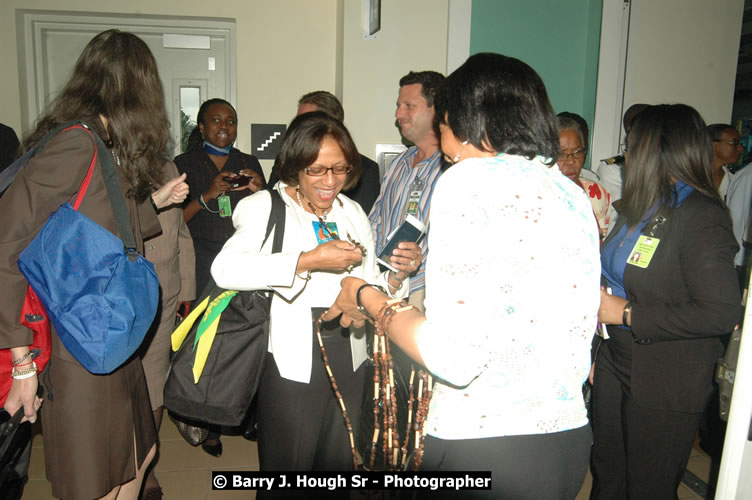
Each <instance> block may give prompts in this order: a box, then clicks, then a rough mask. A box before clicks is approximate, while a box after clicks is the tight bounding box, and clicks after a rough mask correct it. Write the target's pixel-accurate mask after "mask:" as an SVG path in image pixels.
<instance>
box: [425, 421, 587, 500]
mask: <svg viewBox="0 0 752 500" xmlns="http://www.w3.org/2000/svg"><path fill="white" fill-rule="evenodd" d="M591 442H592V433H591V430H590V426H589V425H586V426H584V427H581V428H579V429H573V430H570V431H564V432H554V433H550V434H532V435H525V436H505V437H496V438H485V439H461V440H444V439H437V438H434V437H431V436H427V437H426V441H425V455H424V458H423V466H422V467H421V470H423V471H468V470H470V471H488V470H490V471H491V484H492V490H490V491H488V490H469V491H462V492H443V491H439V492H437V491H432V492H425V493H421V495H419V497H420V498H430V499H431V500H434V499H436V498H489V499H490V498H514V499H515V500H554V499H562V500H563V499H572V498H574V497H575V496H577V492H578V491H580V488H581V487H582V483H583V481H584V480H585V473H586V472H587V465H588V457H589V455H590V444H591Z"/></svg>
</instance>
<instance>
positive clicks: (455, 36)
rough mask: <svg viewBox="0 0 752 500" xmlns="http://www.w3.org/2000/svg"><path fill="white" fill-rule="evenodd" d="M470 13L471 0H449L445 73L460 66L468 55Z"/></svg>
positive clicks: (471, 12)
mask: <svg viewBox="0 0 752 500" xmlns="http://www.w3.org/2000/svg"><path fill="white" fill-rule="evenodd" d="M472 14H473V0H449V26H448V28H447V62H446V65H447V68H446V74H447V75H448V74H449V73H451V72H452V71H454V70H455V69H457V68H458V67H460V66H461V65H462V63H464V62H465V60H466V59H467V58H468V57H469V56H470V30H471V23H472Z"/></svg>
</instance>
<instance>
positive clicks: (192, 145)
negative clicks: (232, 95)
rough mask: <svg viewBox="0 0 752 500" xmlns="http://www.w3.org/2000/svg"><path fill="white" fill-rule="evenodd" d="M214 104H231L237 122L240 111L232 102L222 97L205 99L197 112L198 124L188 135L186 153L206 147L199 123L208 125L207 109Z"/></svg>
mask: <svg viewBox="0 0 752 500" xmlns="http://www.w3.org/2000/svg"><path fill="white" fill-rule="evenodd" d="M213 104H225V105H227V106H229V107H230V109H231V110H232V114H234V115H235V123H237V121H238V112H237V111H235V107H234V106H233V105H232V104H230V103H229V102H227V101H225V100H224V99H220V98H219V97H215V98H213V99H208V100H206V101H204V103H203V104H201V107H200V108H198V113H197V114H196V126H195V127H194V128H193V130H191V134H190V135H189V136H188V141H187V144H186V146H185V152H186V153H192V152H194V151H200V150H202V149H204V137H203V136H202V135H201V129H200V128H199V125H201V124H204V125H206V116H205V115H206V111H207V110H208V109H209V106H211V105H213Z"/></svg>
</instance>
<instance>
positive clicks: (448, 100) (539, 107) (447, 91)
mask: <svg viewBox="0 0 752 500" xmlns="http://www.w3.org/2000/svg"><path fill="white" fill-rule="evenodd" d="M436 117H437V119H438V120H439V121H440V122H441V123H443V124H445V125H447V126H449V128H450V129H451V130H452V132H453V133H454V135H455V136H456V137H457V139H459V140H460V141H469V142H470V143H471V144H472V145H473V146H475V147H476V148H478V149H480V150H481V151H489V152H491V151H494V152H498V153H509V154H513V155H520V156H524V157H525V158H528V159H533V158H534V157H535V156H537V155H540V156H543V157H544V158H546V159H547V160H546V164H548V165H553V164H554V163H555V162H556V159H557V158H558V156H559V132H558V130H557V127H556V117H555V116H554V112H553V109H552V108H551V103H550V102H549V101H548V94H546V87H545V86H544V85H543V81H542V80H541V79H540V76H538V74H537V73H536V72H535V70H533V68H531V67H530V66H528V65H527V64H525V63H524V62H522V61H520V60H519V59H514V58H512V57H506V56H502V55H500V54H492V53H481V54H475V55H473V56H470V57H469V58H468V60H467V61H465V63H464V64H463V65H462V66H460V67H459V68H457V70H455V71H454V72H453V73H452V74H451V75H449V76H448V77H447V78H446V80H445V81H444V83H443V85H442V86H441V87H440V88H439V92H438V94H437V96H436Z"/></svg>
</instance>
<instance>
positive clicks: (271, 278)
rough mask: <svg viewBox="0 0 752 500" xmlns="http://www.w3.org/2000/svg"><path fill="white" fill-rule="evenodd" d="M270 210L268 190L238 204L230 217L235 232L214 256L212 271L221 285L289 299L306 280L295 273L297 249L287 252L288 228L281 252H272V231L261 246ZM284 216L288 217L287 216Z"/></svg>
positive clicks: (298, 254) (215, 279)
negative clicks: (270, 291) (277, 294)
mask: <svg viewBox="0 0 752 500" xmlns="http://www.w3.org/2000/svg"><path fill="white" fill-rule="evenodd" d="M270 212H271V196H270V194H269V192H268V191H260V192H258V193H256V194H254V195H252V196H249V197H247V198H244V199H243V200H241V201H240V202H239V203H238V204H237V206H236V208H235V211H234V213H233V216H232V222H233V225H234V226H235V234H233V235H232V237H231V238H230V239H229V240H227V243H225V245H224V247H222V250H221V251H220V252H219V255H217V257H216V258H215V259H214V262H213V263H212V267H211V273H212V276H213V277H214V281H215V282H216V283H217V285H219V286H220V287H222V288H226V289H228V290H263V289H273V290H275V291H276V292H277V293H279V294H280V295H281V296H282V297H284V298H285V299H287V300H291V299H292V298H294V297H295V296H296V295H297V294H298V293H299V292H300V291H301V290H302V289H303V288H304V287H305V283H306V281H305V280H303V279H300V278H299V277H297V275H296V274H295V269H296V268H297V265H298V259H299V258H300V252H299V251H292V252H290V251H286V249H289V248H291V245H290V244H289V243H290V242H289V239H288V238H287V236H288V235H289V234H290V232H289V231H285V236H286V238H285V242H284V243H283V246H282V252H280V253H276V254H271V248H272V241H273V238H274V231H272V233H271V234H270V235H269V239H268V240H267V241H266V244H264V248H263V249H262V248H261V243H262V242H263V240H264V233H265V231H266V225H267V222H268V220H269V213H270ZM287 218H288V219H290V217H289V216H288V217H287ZM293 247H294V246H293Z"/></svg>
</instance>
